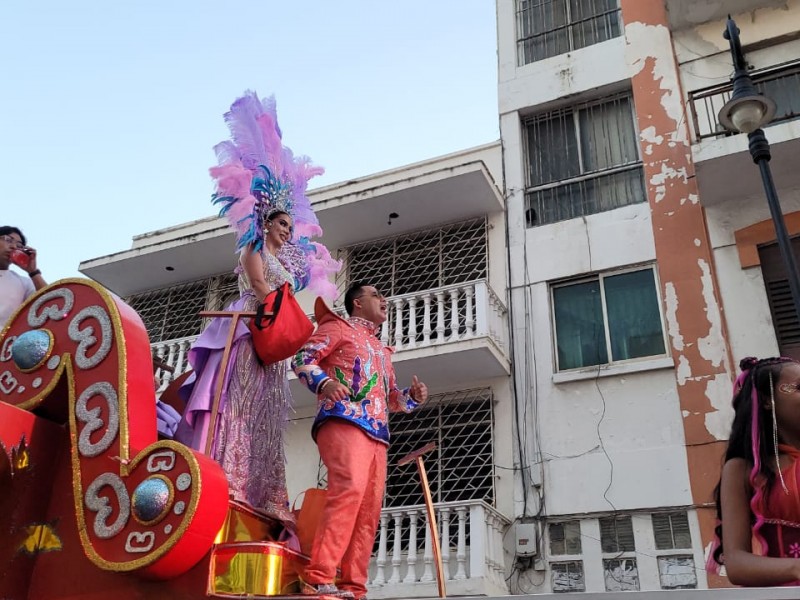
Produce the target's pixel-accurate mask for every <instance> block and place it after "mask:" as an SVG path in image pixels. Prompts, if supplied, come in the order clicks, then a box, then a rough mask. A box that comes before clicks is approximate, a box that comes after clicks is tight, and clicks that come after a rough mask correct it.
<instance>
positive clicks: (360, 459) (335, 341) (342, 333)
mask: <svg viewBox="0 0 800 600" xmlns="http://www.w3.org/2000/svg"><path fill="white" fill-rule="evenodd" d="M344 305H345V310H347V314H348V315H349V316H350V317H349V318H348V319H343V318H341V317H338V316H336V315H335V314H333V312H331V310H330V309H328V307H327V306H325V304H324V303H323V302H322V300H319V299H318V300H317V305H316V307H315V309H316V310H315V312H316V318H317V324H318V327H317V331H316V332H315V333H314V335H312V336H311V338H310V339H309V340H308V342H306V344H305V345H304V346H303V347H302V348H301V349H300V351H299V352H298V353H297V355H296V356H295V358H294V361H293V369H294V371H295V373H297V376H298V378H299V379H300V380H301V381H302V382H303V383H305V384H306V385H307V386H308V388H309V389H310V390H311V391H312V392H314V393H315V394H317V400H318V404H319V410H318V413H317V417H316V419H315V420H314V425H313V427H312V430H311V435H312V437H313V438H314V441H316V443H317V446H318V448H319V454H320V456H321V457H322V461H323V462H324V463H325V466H326V467H327V468H328V493H327V498H326V502H325V509H324V511H323V514H322V519H321V522H320V525H319V529H318V530H317V533H316V536H315V538H314V546H313V548H312V551H311V563H310V564H309V566H308V568H307V569H306V572H305V578H304V589H303V592H304V593H307V594H326V595H336V596H341V597H344V598H355V599H356V600H362V599H366V595H367V587H366V585H367V569H368V567H369V559H370V555H371V554H372V545H373V543H374V541H375V532H376V531H377V528H378V522H379V520H380V512H381V505H382V504H383V492H384V488H385V486H386V449H387V447H388V445H389V422H388V413H389V412H411V411H413V410H415V409H416V408H418V407H419V406H420V405H421V404H423V403H424V402H425V401H426V400H427V399H428V388H427V386H426V385H425V384H424V383H422V382H421V381H419V380H418V379H417V377H416V376H415V377H414V378H413V382H412V384H411V387H410V388H406V389H402V390H401V389H398V387H397V383H396V381H395V375H394V368H393V367H392V359H391V354H392V349H391V348H388V347H386V346H384V345H383V343H382V342H381V341H380V340H379V339H378V337H377V333H378V332H379V331H380V326H381V324H382V323H383V322H384V321H385V320H386V299H385V298H384V297H383V296H382V295H381V294H380V292H378V290H376V289H375V287H373V286H371V285H366V284H364V283H354V284H353V285H351V286H350V288H349V289H348V290H347V293H346V294H345V299H344ZM340 565H341V579H340V581H339V585H338V587H337V586H336V585H335V584H334V577H335V576H336V567H337V566H340Z"/></svg>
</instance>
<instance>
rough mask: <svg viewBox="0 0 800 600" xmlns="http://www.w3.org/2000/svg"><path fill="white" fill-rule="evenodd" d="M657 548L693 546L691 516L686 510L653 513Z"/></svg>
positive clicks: (668, 548)
mask: <svg viewBox="0 0 800 600" xmlns="http://www.w3.org/2000/svg"><path fill="white" fill-rule="evenodd" d="M652 521H653V534H654V536H655V540H656V550H676V549H679V548H681V549H682V548H691V547H692V534H691V532H690V531H689V516H688V515H687V514H686V513H685V512H671V513H660V514H654V515H652Z"/></svg>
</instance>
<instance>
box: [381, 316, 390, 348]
mask: <svg viewBox="0 0 800 600" xmlns="http://www.w3.org/2000/svg"><path fill="white" fill-rule="evenodd" d="M381 342H383V345H384V346H388V345H389V319H386V320H385V321H384V322H383V324H382V325H381Z"/></svg>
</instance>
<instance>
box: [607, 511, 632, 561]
mask: <svg viewBox="0 0 800 600" xmlns="http://www.w3.org/2000/svg"><path fill="white" fill-rule="evenodd" d="M600 546H601V548H602V549H603V552H604V553H606V554H617V553H620V552H634V551H635V550H636V544H635V543H634V539H633V522H632V521H631V518H630V517H606V518H604V519H600Z"/></svg>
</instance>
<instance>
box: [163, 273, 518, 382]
mask: <svg viewBox="0 0 800 600" xmlns="http://www.w3.org/2000/svg"><path fill="white" fill-rule="evenodd" d="M340 310H341V309H340ZM388 313H389V315H388V316H389V318H388V319H387V320H386V322H385V323H384V324H383V327H382V329H381V340H382V341H383V342H384V343H385V344H389V345H393V346H394V348H395V350H398V351H400V350H412V349H414V348H425V347H430V346H437V345H441V344H446V343H450V342H457V341H462V340H470V339H475V338H481V337H488V338H490V339H491V340H493V341H494V343H495V344H496V345H497V346H498V348H499V349H500V350H501V351H502V352H503V353H505V354H507V353H508V325H507V322H506V307H505V305H504V304H503V302H502V301H501V300H500V298H499V297H498V295H497V294H495V292H494V290H492V288H491V287H490V286H489V284H488V283H487V282H486V281H483V280H481V281H471V282H468V283H459V284H455V285H448V286H444V287H440V288H434V289H430V290H424V291H422V292H416V293H413V294H403V295H402V296H392V297H390V298H388ZM195 339H197V336H190V337H184V338H179V339H174V340H167V341H164V342H157V343H154V344H151V348H152V351H153V354H154V356H156V357H158V359H159V360H161V361H162V362H164V363H166V364H167V365H169V366H170V367H171V368H172V369H173V372H172V373H170V372H169V371H166V370H161V369H159V370H158V371H157V372H156V377H158V379H159V381H160V382H161V385H160V386H159V392H160V391H163V390H164V389H165V388H166V387H167V386H168V385H169V383H170V381H172V380H173V379H175V378H177V377H179V376H180V375H181V374H183V373H184V372H185V371H186V369H187V368H188V365H187V362H186V361H187V354H188V352H189V348H190V347H191V345H192V343H193V342H194V340H195Z"/></svg>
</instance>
